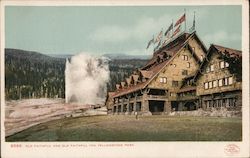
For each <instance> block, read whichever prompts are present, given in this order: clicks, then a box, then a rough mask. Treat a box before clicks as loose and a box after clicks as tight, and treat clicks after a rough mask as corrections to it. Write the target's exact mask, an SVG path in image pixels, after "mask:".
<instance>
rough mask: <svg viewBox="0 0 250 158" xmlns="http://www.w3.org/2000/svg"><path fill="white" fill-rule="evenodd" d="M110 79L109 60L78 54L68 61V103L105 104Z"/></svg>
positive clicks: (66, 94)
mask: <svg viewBox="0 0 250 158" xmlns="http://www.w3.org/2000/svg"><path fill="white" fill-rule="evenodd" d="M108 81H109V68H108V60H107V58H104V57H99V58H98V57H93V56H90V55H88V54H84V53H81V54H78V55H75V56H73V57H72V58H71V60H70V61H69V60H68V59H67V61H66V69H65V99H66V103H70V102H77V103H82V104H103V103H104V101H105V97H106V92H107V82H108Z"/></svg>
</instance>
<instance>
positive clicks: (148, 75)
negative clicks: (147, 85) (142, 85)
mask: <svg viewBox="0 0 250 158" xmlns="http://www.w3.org/2000/svg"><path fill="white" fill-rule="evenodd" d="M140 73H141V75H142V76H143V77H144V78H147V79H148V78H151V77H152V75H153V73H154V72H153V71H147V70H140Z"/></svg>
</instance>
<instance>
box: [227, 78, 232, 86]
mask: <svg viewBox="0 0 250 158" xmlns="http://www.w3.org/2000/svg"><path fill="white" fill-rule="evenodd" d="M228 84H229V85H232V84H233V77H229V78H228Z"/></svg>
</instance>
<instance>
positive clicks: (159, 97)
mask: <svg viewBox="0 0 250 158" xmlns="http://www.w3.org/2000/svg"><path fill="white" fill-rule="evenodd" d="M147 99H148V100H166V99H168V97H167V96H166V95H148V96H147Z"/></svg>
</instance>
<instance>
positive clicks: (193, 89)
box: [106, 31, 242, 115]
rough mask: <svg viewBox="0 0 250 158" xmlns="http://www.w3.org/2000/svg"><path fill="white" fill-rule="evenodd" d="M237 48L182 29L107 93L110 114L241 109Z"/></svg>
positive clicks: (239, 68)
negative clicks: (208, 45) (210, 42)
mask: <svg viewBox="0 0 250 158" xmlns="http://www.w3.org/2000/svg"><path fill="white" fill-rule="evenodd" d="M241 61H242V54H241V51H239V50H235V49H230V48H226V47H223V46H219V45H215V44H211V46H210V48H209V49H207V48H206V47H205V46H204V44H203V42H202V41H201V40H200V38H199V37H198V35H197V34H196V32H195V31H194V32H192V33H186V32H184V33H182V34H180V35H179V36H177V37H176V38H175V39H173V40H172V41H171V42H169V43H167V44H166V45H163V46H162V47H161V48H160V49H158V50H157V51H155V52H154V53H153V57H152V58H151V59H150V60H149V61H148V63H147V64H146V65H145V66H143V67H141V68H140V69H137V70H135V71H134V72H133V73H132V74H131V75H130V76H129V77H128V78H124V80H123V81H122V82H121V83H117V84H116V90H115V91H114V92H109V93H108V98H107V101H106V106H107V108H108V112H109V113H110V114H134V112H137V113H138V114H142V115H151V114H169V113H171V112H173V111H191V110H197V109H199V108H202V109H203V110H209V109H211V108H215V109H219V108H222V107H224V108H227V109H228V110H235V109H241V105H242V103H241V100H242V97H241V96H242V91H241V90H242V87H241V86H242V79H241V66H242V62H241Z"/></svg>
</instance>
